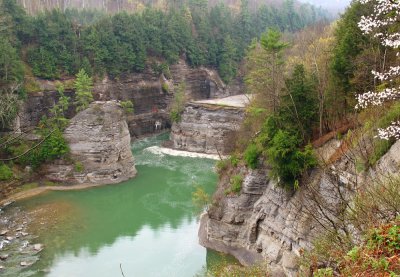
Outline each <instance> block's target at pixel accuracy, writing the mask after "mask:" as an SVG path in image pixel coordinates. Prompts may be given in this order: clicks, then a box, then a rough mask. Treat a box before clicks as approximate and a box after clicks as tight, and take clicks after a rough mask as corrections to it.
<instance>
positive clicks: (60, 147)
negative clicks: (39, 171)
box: [12, 128, 69, 168]
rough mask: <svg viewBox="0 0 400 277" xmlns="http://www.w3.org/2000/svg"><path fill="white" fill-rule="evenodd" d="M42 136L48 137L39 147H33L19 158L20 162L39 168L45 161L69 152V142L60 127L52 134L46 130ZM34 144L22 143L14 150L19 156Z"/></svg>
mask: <svg viewBox="0 0 400 277" xmlns="http://www.w3.org/2000/svg"><path fill="white" fill-rule="evenodd" d="M42 136H43V137H46V136H48V137H47V138H46V139H45V141H44V142H43V143H42V144H41V145H40V146H39V147H37V148H35V149H32V150H31V151H29V152H28V153H26V154H25V155H23V156H22V157H21V158H19V159H18V162H19V163H21V164H23V165H30V166H32V167H33V168H38V167H39V166H40V165H41V164H43V163H44V162H46V161H51V160H54V159H58V158H61V157H63V156H65V155H66V154H67V153H68V152H69V148H68V144H67V142H66V141H65V139H64V137H63V136H62V133H61V131H60V130H59V129H57V128H56V129H55V130H54V131H53V133H51V134H49V133H48V130H46V131H44V132H43V134H42ZM32 146H33V145H28V144H26V143H22V144H20V145H19V146H16V147H13V148H12V152H13V153H14V154H15V156H18V155H21V154H22V153H25V152H26V151H27V150H28V149H30V148H31V147H32Z"/></svg>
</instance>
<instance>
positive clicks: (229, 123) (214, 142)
mask: <svg viewBox="0 0 400 277" xmlns="http://www.w3.org/2000/svg"><path fill="white" fill-rule="evenodd" d="M243 118H244V109H243V108H235V107H224V106H216V105H207V104H198V103H189V104H188V105H187V106H186V107H185V110H184V112H183V113H182V119H181V121H180V122H178V123H174V124H173V125H172V129H171V141H172V143H173V144H172V147H173V148H175V149H179V150H185V151H191V152H200V153H207V154H218V153H220V154H225V153H228V152H229V150H230V149H231V147H232V146H233V144H232V143H229V140H230V139H233V137H234V134H235V131H236V130H237V129H238V128H239V126H240V124H241V122H242V120H243Z"/></svg>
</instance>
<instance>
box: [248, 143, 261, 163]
mask: <svg viewBox="0 0 400 277" xmlns="http://www.w3.org/2000/svg"><path fill="white" fill-rule="evenodd" d="M259 156H260V151H259V150H258V147H257V145H256V144H254V143H251V144H249V145H248V146H247V148H246V151H245V152H244V160H245V161H246V164H247V165H248V166H249V167H250V168H251V169H255V168H256V167H257V165H258V157H259Z"/></svg>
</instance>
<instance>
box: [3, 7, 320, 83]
mask: <svg viewBox="0 0 400 277" xmlns="http://www.w3.org/2000/svg"><path fill="white" fill-rule="evenodd" d="M196 2H197V1H188V2H187V3H186V4H185V5H184V6H185V7H183V6H182V7H176V8H173V6H175V5H172V6H171V8H170V9H169V10H166V11H161V10H159V9H158V8H151V7H150V6H151V5H150V6H149V7H147V8H145V9H144V10H143V11H142V12H140V13H133V14H128V13H126V12H121V13H117V14H114V15H112V16H106V15H104V14H101V13H100V12H93V11H88V10H83V11H77V10H66V11H65V12H62V11H61V10H58V9H56V10H52V11H46V12H43V13H40V14H37V15H36V16H34V17H33V16H28V15H27V14H26V13H25V12H24V10H23V9H22V8H21V7H19V6H18V5H16V3H15V1H14V0H3V1H2V3H1V4H2V7H0V17H1V18H5V20H2V25H5V28H2V29H0V36H5V37H7V38H8V39H9V40H10V42H11V44H12V45H13V47H16V48H17V49H19V48H21V49H26V50H27V51H26V54H27V55H26V60H25V61H26V62H28V63H29V65H30V67H31V68H32V71H33V73H34V74H35V76H36V77H41V78H46V79H56V78H59V77H62V76H65V75H69V76H70V75H73V74H76V73H77V72H78V70H79V69H84V70H85V71H86V72H87V73H88V75H90V76H103V75H104V74H107V75H108V76H110V77H111V78H116V77H119V76H121V75H123V74H126V73H131V72H143V71H144V69H145V67H146V62H147V61H148V60H150V59H151V58H153V57H156V58H158V59H159V60H162V61H163V64H165V65H166V68H168V65H170V64H173V63H176V62H177V61H178V60H179V58H181V57H185V58H186V61H187V62H188V63H189V64H190V65H191V66H201V65H204V66H210V67H215V68H217V69H218V70H219V72H220V73H221V75H222V76H223V79H224V80H225V81H229V80H230V79H231V78H232V77H234V76H235V74H236V72H235V71H236V67H237V63H238V62H239V61H240V60H241V59H242V58H243V56H244V54H245V50H246V47H247V45H248V44H249V43H250V41H251V39H252V38H254V37H259V36H260V34H261V33H262V32H263V31H264V30H265V28H266V27H273V28H277V29H279V30H280V31H290V32H292V31H296V30H299V29H302V28H303V27H304V26H307V25H310V24H313V23H315V22H318V21H319V20H321V19H324V18H325V17H326V14H324V12H323V11H322V10H320V9H316V8H315V7H313V6H311V5H308V4H300V5H298V7H293V5H286V4H285V5H278V6H276V7H275V6H274V7H271V6H267V5H260V7H259V8H258V9H252V8H251V7H250V6H249V4H248V2H247V1H243V3H242V5H241V7H240V9H241V10H240V12H239V13H238V12H236V11H233V10H231V9H229V8H228V7H227V6H225V5H222V4H218V5H211V7H210V8H206V9H203V8H199V7H200V6H201V5H199V4H198V3H196ZM289 2H290V1H289ZM19 46H21V47H19ZM0 53H1V52H0ZM162 71H163V73H164V75H165V76H166V78H170V72H169V70H168V71H164V70H162Z"/></svg>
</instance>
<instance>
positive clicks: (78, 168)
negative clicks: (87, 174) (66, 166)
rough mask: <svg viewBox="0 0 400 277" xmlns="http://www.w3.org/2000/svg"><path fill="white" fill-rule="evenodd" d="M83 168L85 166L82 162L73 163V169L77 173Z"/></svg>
mask: <svg viewBox="0 0 400 277" xmlns="http://www.w3.org/2000/svg"><path fill="white" fill-rule="evenodd" d="M84 170H85V167H84V166H83V164H82V163H81V162H76V163H75V171H76V172H78V173H81V172H83V171H84Z"/></svg>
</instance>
